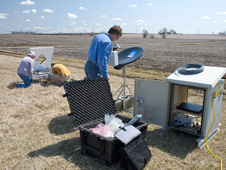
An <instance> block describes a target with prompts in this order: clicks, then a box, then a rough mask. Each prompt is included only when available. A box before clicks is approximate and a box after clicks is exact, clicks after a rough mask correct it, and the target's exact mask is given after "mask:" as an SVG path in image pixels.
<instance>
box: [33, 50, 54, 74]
mask: <svg viewBox="0 0 226 170" xmlns="http://www.w3.org/2000/svg"><path fill="white" fill-rule="evenodd" d="M30 50H31V51H34V52H35V56H36V57H35V59H34V71H50V70H51V63H52V60H53V50H54V47H35V48H30Z"/></svg>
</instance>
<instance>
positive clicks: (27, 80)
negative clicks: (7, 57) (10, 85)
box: [16, 73, 31, 88]
mask: <svg viewBox="0 0 226 170" xmlns="http://www.w3.org/2000/svg"><path fill="white" fill-rule="evenodd" d="M17 74H18V75H19V76H20V78H21V79H22V80H23V81H24V84H17V85H16V87H17V88H27V87H28V86H30V85H31V77H30V76H25V75H23V74H19V73H17Z"/></svg>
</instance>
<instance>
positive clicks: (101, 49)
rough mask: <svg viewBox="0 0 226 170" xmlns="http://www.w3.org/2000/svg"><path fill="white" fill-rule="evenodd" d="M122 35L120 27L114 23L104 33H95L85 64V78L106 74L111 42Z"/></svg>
mask: <svg viewBox="0 0 226 170" xmlns="http://www.w3.org/2000/svg"><path fill="white" fill-rule="evenodd" d="M120 36H122V28H121V27H120V26H117V25H114V26H113V27H111V28H110V29H109V31H108V33H105V34H99V35H96V36H95V37H94V38H93V40H92V43H91V45H90V48H89V51H88V54H87V62H86V64H85V73H86V78H88V79H95V78H97V77H98V76H100V77H107V78H108V79H110V76H109V74H108V69H107V64H108V59H109V56H110V54H111V50H112V42H114V41H116V40H118V39H119V37H120Z"/></svg>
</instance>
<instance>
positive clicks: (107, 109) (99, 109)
mask: <svg viewBox="0 0 226 170" xmlns="http://www.w3.org/2000/svg"><path fill="white" fill-rule="evenodd" d="M64 89H65V92H66V94H65V95H64V96H66V97H67V99H68V102H69V105H70V109H71V113H72V114H73V115H74V118H75V124H76V125H77V126H79V125H81V124H84V123H87V122H91V121H93V120H96V119H99V118H104V115H105V114H106V113H109V114H115V113H116V109H115V102H114V100H113V97H112V93H111V90H110V85H109V82H108V79H107V78H97V79H86V80H80V81H74V80H73V81H70V82H67V83H66V84H65V85H64Z"/></svg>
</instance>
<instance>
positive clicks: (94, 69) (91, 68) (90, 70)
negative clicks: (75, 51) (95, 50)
mask: <svg viewBox="0 0 226 170" xmlns="http://www.w3.org/2000/svg"><path fill="white" fill-rule="evenodd" d="M85 73H86V78H87V79H95V78H98V77H99V75H100V69H99V67H98V66H97V65H95V64H94V63H92V62H91V61H87V62H86V65H85Z"/></svg>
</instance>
